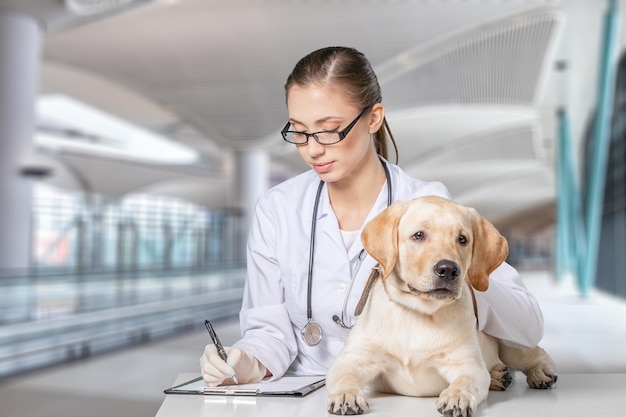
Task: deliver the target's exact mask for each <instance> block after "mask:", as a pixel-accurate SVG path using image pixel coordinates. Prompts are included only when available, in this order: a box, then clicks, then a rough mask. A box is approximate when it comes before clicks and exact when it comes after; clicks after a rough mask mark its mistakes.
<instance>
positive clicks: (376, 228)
mask: <svg viewBox="0 0 626 417" xmlns="http://www.w3.org/2000/svg"><path fill="white" fill-rule="evenodd" d="M406 207H407V203H406V202H404V201H396V202H394V203H393V204H391V205H390V206H389V207H387V208H386V209H385V210H383V211H381V212H380V213H379V214H378V215H377V216H376V217H374V218H373V219H372V220H371V221H370V222H369V223H368V224H366V225H365V227H364V228H363V233H362V234H361V241H362V242H363V247H364V248H365V250H366V251H367V253H369V254H370V255H371V256H372V258H374V259H376V261H378V263H379V264H380V266H382V268H383V277H382V279H383V280H384V279H385V278H387V277H388V276H389V274H391V271H393V268H394V267H395V266H396V260H397V259H398V223H399V222H400V217H402V214H403V213H404V212H405V210H406Z"/></svg>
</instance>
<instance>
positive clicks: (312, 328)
mask: <svg viewBox="0 0 626 417" xmlns="http://www.w3.org/2000/svg"><path fill="white" fill-rule="evenodd" d="M381 163H382V164H383V168H384V169H385V177H386V178H387V207H389V206H390V205H391V202H392V201H391V199H392V191H391V175H390V174H389V168H387V164H386V163H385V162H384V161H383V160H382V159H381ZM322 188H324V181H320V184H319V185H318V187H317V194H316V195H315V203H314V205H313V220H312V222H311V243H310V244H309V274H308V285H307V294H306V317H307V323H306V325H305V326H304V327H303V328H302V339H303V340H304V343H306V344H307V345H308V346H317V345H318V344H319V343H320V342H321V341H322V337H323V335H324V333H323V332H322V327H321V326H320V325H319V324H317V323H316V322H314V321H313V310H312V308H311V290H312V288H313V258H314V253H315V227H316V225H317V208H318V207H319V204H320V196H321V194H322ZM365 257H366V252H365V249H361V252H360V253H359V258H358V261H357V264H356V266H355V268H354V273H353V274H352V279H351V280H350V286H349V287H348V291H347V293H346V297H345V298H344V300H343V307H342V309H341V318H340V317H339V316H337V315H334V316H333V321H334V322H335V323H337V324H338V325H339V326H341V327H343V328H344V329H350V328H352V326H348V325H347V324H345V322H344V317H345V316H347V313H346V310H347V308H348V298H349V296H350V292H351V291H352V285H353V284H354V278H355V277H356V276H357V274H358V272H359V268H360V267H361V263H362V262H363V260H364V259H365Z"/></svg>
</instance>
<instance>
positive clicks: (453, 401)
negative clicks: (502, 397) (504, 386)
mask: <svg viewBox="0 0 626 417" xmlns="http://www.w3.org/2000/svg"><path fill="white" fill-rule="evenodd" d="M475 362H476V363H472V364H470V363H466V364H464V365H462V366H459V367H457V368H450V369H448V370H447V372H445V371H444V373H443V377H444V378H446V379H447V380H448V381H450V385H449V386H448V388H446V389H445V390H443V391H442V392H441V394H440V395H439V398H438V399H437V404H436V406H437V411H439V412H440V413H441V414H443V415H444V416H445V417H471V416H472V415H473V414H474V411H475V410H476V408H477V407H478V404H480V403H481V402H483V401H484V400H485V399H486V398H487V394H488V393H489V384H490V382H491V377H490V375H489V372H488V371H487V368H486V366H485V364H484V362H482V361H480V360H477V361H475Z"/></svg>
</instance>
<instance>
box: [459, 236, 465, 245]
mask: <svg viewBox="0 0 626 417" xmlns="http://www.w3.org/2000/svg"><path fill="white" fill-rule="evenodd" d="M459 243H460V244H461V245H463V246H465V245H467V237H466V236H465V235H459Z"/></svg>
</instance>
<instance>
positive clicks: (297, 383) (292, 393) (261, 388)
mask: <svg viewBox="0 0 626 417" xmlns="http://www.w3.org/2000/svg"><path fill="white" fill-rule="evenodd" d="M325 384H326V379H325V377H323V376H319V375H318V376H283V377H281V378H278V379H275V380H273V381H261V382H258V383H256V384H240V385H222V386H218V387H208V386H207V385H206V384H205V382H204V381H203V380H202V377H198V378H194V379H192V380H190V381H187V382H184V383H182V384H180V385H176V386H174V387H171V388H168V389H166V390H165V391H163V392H164V393H165V394H190V395H225V396H248V397H250V396H253V397H254V396H276V397H281V396H284V397H304V396H305V395H307V394H310V393H312V392H313V391H315V390H316V389H318V388H321V387H323V386H324V385H325Z"/></svg>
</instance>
